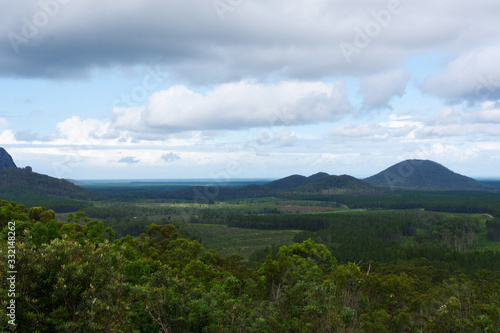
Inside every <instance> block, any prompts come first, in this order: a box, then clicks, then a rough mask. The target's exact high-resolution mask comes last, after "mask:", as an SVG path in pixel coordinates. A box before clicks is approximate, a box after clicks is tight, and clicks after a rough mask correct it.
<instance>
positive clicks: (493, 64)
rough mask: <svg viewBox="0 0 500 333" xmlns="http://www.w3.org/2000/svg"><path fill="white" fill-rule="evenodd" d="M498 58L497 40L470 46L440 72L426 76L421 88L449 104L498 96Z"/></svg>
mask: <svg viewBox="0 0 500 333" xmlns="http://www.w3.org/2000/svg"><path fill="white" fill-rule="evenodd" d="M499 57H500V44H499V43H497V44H495V45H489V46H486V47H481V48H477V49H474V50H473V51H470V52H467V53H465V54H463V55H461V56H460V57H458V58H456V59H455V60H453V61H451V62H450V63H449V64H448V65H447V67H446V69H445V70H444V72H442V73H439V74H437V75H434V76H431V77H429V78H427V79H426V80H425V81H424V83H423V85H422V90H423V91H425V92H427V93H430V94H433V95H436V96H438V97H441V98H443V99H445V100H447V101H448V102H449V103H460V102H462V101H468V102H469V103H473V104H475V103H480V102H483V101H491V100H497V99H500V67H499V66H498V58H499Z"/></svg>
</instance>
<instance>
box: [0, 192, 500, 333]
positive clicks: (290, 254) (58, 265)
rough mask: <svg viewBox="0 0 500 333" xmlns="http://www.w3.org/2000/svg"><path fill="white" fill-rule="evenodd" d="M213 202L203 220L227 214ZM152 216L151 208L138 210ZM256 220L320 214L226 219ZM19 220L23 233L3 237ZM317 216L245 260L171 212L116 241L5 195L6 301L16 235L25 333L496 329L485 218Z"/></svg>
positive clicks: (77, 217) (496, 300)
mask: <svg viewBox="0 0 500 333" xmlns="http://www.w3.org/2000/svg"><path fill="white" fill-rule="evenodd" d="M91 209H93V211H90V210H89V212H88V213H92V215H98V214H99V213H100V215H101V216H103V217H104V218H105V219H109V218H110V217H111V216H114V217H113V218H114V219H117V218H118V219H117V220H115V223H116V221H118V220H119V219H120V218H123V219H128V218H131V219H133V218H134V216H135V215H134V213H135V214H141V212H133V210H132V209H130V210H127V209H126V208H125V207H124V208H123V209H119V208H111V207H109V208H102V209H100V210H99V209H97V208H91ZM163 209H164V211H163V213H165V216H174V213H175V211H174V210H172V209H170V208H163ZM204 212H205V217H203V210H200V211H198V212H197V213H198V214H199V217H197V218H198V219H202V218H207V219H208V218H211V219H219V218H220V219H222V220H221V221H220V223H223V222H224V219H223V217H221V216H217V214H209V213H208V212H209V210H208V209H206V208H204ZM148 213H151V211H150V210H148V209H146V208H144V209H143V212H142V214H143V215H144V216H146V215H148ZM120 214H121V215H120ZM323 215H324V216H323ZM144 216H143V217H144ZM249 216H251V218H252V219H253V221H258V223H261V224H262V225H273V224H274V225H275V227H290V226H289V225H287V223H295V224H296V225H293V227H294V228H296V227H301V226H305V222H302V219H304V218H305V219H310V218H313V216H312V215H311V214H309V215H308V214H305V215H301V214H278V213H276V212H274V213H272V214H266V215H262V214H250V215H249V214H237V213H236V212H235V211H233V212H232V213H231V214H229V215H226V217H225V219H226V222H227V223H236V224H238V223H242V224H247V225H248V226H249V224H248V223H249V219H250V217H249ZM135 217H137V216H135ZM143 217H141V218H143ZM150 217H151V216H150ZM314 219H316V220H314ZM13 220H14V221H16V223H15V234H16V237H15V240H13V239H12V237H11V238H9V235H8V231H9V226H8V222H9V221H13ZM171 220H172V222H178V221H174V219H173V218H171ZM148 221H149V220H148V218H146V217H144V222H146V223H147V222H148ZM287 221H288V222H287ZM290 221H291V222H290ZM312 221H315V222H313V223H311V224H312V225H314V227H311V228H305V227H304V228H302V229H304V230H309V231H303V232H302V233H299V234H298V235H297V237H296V238H297V239H296V243H293V244H291V245H284V246H274V247H270V248H269V249H264V250H262V251H261V252H262V253H261V254H259V253H257V252H256V253H255V255H254V258H253V259H252V260H251V261H247V260H244V258H242V257H240V256H238V255H235V254H233V255H228V256H222V255H219V254H218V253H216V252H214V251H213V250H210V249H206V248H205V247H204V246H203V245H202V244H200V242H198V241H196V240H189V239H186V238H184V237H183V235H182V234H181V233H180V232H179V230H178V229H177V228H176V227H175V226H174V225H172V224H168V222H169V221H168V217H167V218H165V219H164V220H163V224H162V223H160V224H155V223H152V224H148V225H145V226H143V227H142V226H141V228H142V230H141V231H140V234H138V236H137V237H133V236H131V235H127V236H124V237H117V235H116V231H115V230H114V229H113V228H111V227H110V226H107V225H106V224H105V223H104V222H102V221H100V220H97V219H91V218H89V217H87V216H86V214H85V213H84V212H80V211H79V212H77V213H75V214H68V219H67V221H66V222H57V221H56V220H55V213H54V211H53V210H50V209H48V210H47V209H45V208H43V207H32V208H30V209H27V208H26V207H25V206H24V205H20V204H16V203H14V202H7V201H2V202H1V203H0V223H1V227H2V229H3V231H2V233H1V235H0V237H1V238H2V239H4V240H5V241H3V242H2V245H1V246H2V247H1V253H2V265H1V275H2V279H1V282H0V294H1V295H2V298H1V299H2V307H3V308H4V309H5V308H6V306H7V299H8V298H7V297H6V296H7V293H8V290H9V286H8V282H7V280H6V278H4V277H5V276H7V271H8V270H9V269H8V268H7V265H6V263H7V260H8V257H7V246H8V244H13V243H15V248H16V261H17V262H16V265H17V266H16V268H17V272H18V273H17V278H16V284H15V285H16V320H17V331H18V332H110V331H114V332H158V331H161V332H417V331H418V332H420V331H423V332H495V331H498V329H499V328H500V312H499V309H500V267H498V263H499V262H500V260H498V259H499V258H498V256H499V255H498V252H482V253H480V254H478V253H476V252H474V251H471V250H473V249H474V248H475V247H476V246H477V240H476V239H475V235H476V232H477V231H478V228H481V225H480V221H479V220H477V219H475V218H470V217H466V216H456V217H450V215H448V214H444V213H432V212H422V211H412V212H406V213H405V212H402V213H396V214H389V213H387V212H385V213H384V212H379V213H376V214H364V213H363V212H361V213H359V214H353V213H349V212H346V213H344V212H340V213H331V214H318V215H317V217H315V218H313V220H312ZM118 224H119V223H118ZM498 226H499V222H498V219H491V220H488V223H487V228H488V237H491V238H492V239H493V240H495V239H496V238H495V237H497V234H498ZM408 237H411V238H413V239H416V240H415V241H414V244H413V245H411V246H410V245H404V242H402V241H403V240H404V239H407V238H408ZM405 246H406V247H405ZM362 253H365V255H364V256H360V254H362ZM354 257H356V261H351V259H352V258H354ZM7 320H8V317H6V316H2V319H1V321H0V326H1V330H2V331H9V330H12V329H11V328H12V327H11V326H10V325H9V324H8V322H7Z"/></svg>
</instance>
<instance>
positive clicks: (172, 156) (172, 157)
mask: <svg viewBox="0 0 500 333" xmlns="http://www.w3.org/2000/svg"><path fill="white" fill-rule="evenodd" d="M161 159H162V160H164V161H165V162H167V163H170V162H175V161H177V160H180V159H181V157H180V156H179V154H176V153H173V152H170V153H165V154H163V155H161Z"/></svg>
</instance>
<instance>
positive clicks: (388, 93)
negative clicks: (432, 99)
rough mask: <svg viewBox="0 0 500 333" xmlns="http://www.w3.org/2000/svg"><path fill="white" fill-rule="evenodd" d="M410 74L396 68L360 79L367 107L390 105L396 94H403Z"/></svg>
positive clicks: (360, 90)
mask: <svg viewBox="0 0 500 333" xmlns="http://www.w3.org/2000/svg"><path fill="white" fill-rule="evenodd" d="M409 79H410V75H409V73H408V72H406V71H405V70H395V71H390V72H383V73H378V74H375V75H370V76H365V77H362V78H360V79H359V82H358V84H359V92H358V93H359V94H360V95H361V96H363V106H364V107H365V108H384V107H390V104H389V101H390V100H391V98H392V97H394V96H399V97H401V96H403V94H404V93H405V89H406V83H407V82H408V80H409Z"/></svg>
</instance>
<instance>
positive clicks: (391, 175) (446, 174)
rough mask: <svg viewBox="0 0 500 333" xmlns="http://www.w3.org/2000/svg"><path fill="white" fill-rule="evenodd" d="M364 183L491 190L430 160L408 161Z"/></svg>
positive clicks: (369, 178)
mask: <svg viewBox="0 0 500 333" xmlns="http://www.w3.org/2000/svg"><path fill="white" fill-rule="evenodd" d="M364 181H365V182H367V183H369V184H371V185H373V186H378V187H389V188H393V189H406V190H433V191H478V190H487V189H489V187H488V186H487V185H485V184H481V183H480V182H478V181H476V180H474V179H472V178H469V177H466V176H463V175H460V174H458V173H455V172H453V171H451V170H450V169H448V168H446V167H444V166H442V165H441V164H439V163H436V162H433V161H429V160H406V161H403V162H400V163H397V164H395V165H393V166H391V167H389V168H387V169H385V170H384V171H382V172H379V173H378V174H376V175H373V176H371V177H368V178H365V179H364Z"/></svg>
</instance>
